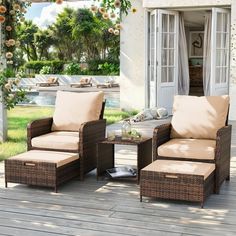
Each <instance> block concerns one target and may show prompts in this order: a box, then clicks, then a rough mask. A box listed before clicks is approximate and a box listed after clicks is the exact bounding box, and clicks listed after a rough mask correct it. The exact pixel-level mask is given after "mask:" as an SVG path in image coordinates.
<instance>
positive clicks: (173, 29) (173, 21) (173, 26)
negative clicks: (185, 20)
mask: <svg viewBox="0 0 236 236" xmlns="http://www.w3.org/2000/svg"><path fill="white" fill-rule="evenodd" d="M169 21H170V28H169V32H175V16H174V15H169Z"/></svg>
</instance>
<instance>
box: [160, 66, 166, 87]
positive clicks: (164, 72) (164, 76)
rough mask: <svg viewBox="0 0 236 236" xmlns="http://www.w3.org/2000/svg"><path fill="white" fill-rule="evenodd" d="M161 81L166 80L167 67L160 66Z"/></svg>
mask: <svg viewBox="0 0 236 236" xmlns="http://www.w3.org/2000/svg"><path fill="white" fill-rule="evenodd" d="M161 82H162V83H166V82H167V67H162V68H161Z"/></svg>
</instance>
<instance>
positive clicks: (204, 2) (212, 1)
mask: <svg viewBox="0 0 236 236" xmlns="http://www.w3.org/2000/svg"><path fill="white" fill-rule="evenodd" d="M232 2H234V0H143V6H144V7H150V8H152V7H155V8H173V7H193V6H197V7H206V6H224V5H230V4H231V3H232Z"/></svg>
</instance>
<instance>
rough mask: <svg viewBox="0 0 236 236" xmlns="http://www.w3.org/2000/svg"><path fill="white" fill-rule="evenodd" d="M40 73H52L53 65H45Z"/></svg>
mask: <svg viewBox="0 0 236 236" xmlns="http://www.w3.org/2000/svg"><path fill="white" fill-rule="evenodd" d="M39 73H40V74H42V75H48V74H50V73H51V67H50V66H43V67H42V69H41V70H40V72H39Z"/></svg>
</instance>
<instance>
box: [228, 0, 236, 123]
mask: <svg viewBox="0 0 236 236" xmlns="http://www.w3.org/2000/svg"><path fill="white" fill-rule="evenodd" d="M229 95H230V113H229V119H230V120H236V1H235V0H234V1H233V4H232V6H231V61H230V87H229Z"/></svg>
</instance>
